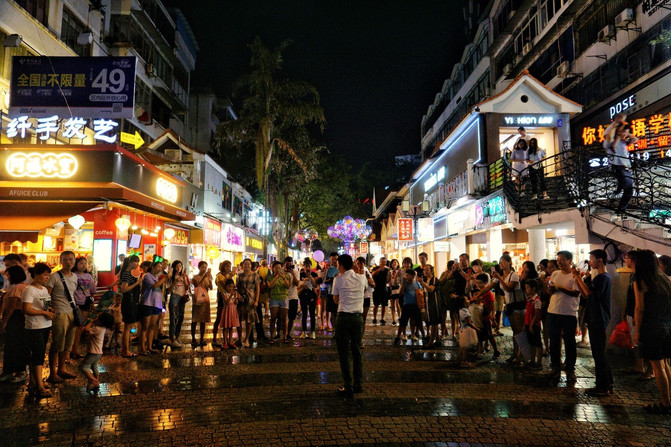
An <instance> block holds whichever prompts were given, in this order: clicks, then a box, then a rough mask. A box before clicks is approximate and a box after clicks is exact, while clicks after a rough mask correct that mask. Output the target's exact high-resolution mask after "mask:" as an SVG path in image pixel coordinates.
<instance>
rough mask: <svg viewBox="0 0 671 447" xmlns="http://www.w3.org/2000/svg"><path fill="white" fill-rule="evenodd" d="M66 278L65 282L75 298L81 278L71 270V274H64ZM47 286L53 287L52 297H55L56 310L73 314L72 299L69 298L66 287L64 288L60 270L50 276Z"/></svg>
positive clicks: (60, 312)
mask: <svg viewBox="0 0 671 447" xmlns="http://www.w3.org/2000/svg"><path fill="white" fill-rule="evenodd" d="M63 277H64V278H65V284H67V286H68V291H69V292H70V296H71V297H72V298H73V299H74V295H75V290H77V285H78V284H79V279H78V277H77V275H75V274H74V273H72V272H70V275H66V274H65V273H64V274H63ZM46 285H47V287H49V288H51V297H52V298H53V303H52V305H53V307H54V312H56V313H58V314H71V313H72V305H71V304H70V300H68V298H67V296H66V295H65V289H64V288H63V282H62V281H61V275H59V274H58V272H54V273H52V274H51V276H49V281H47V284H46Z"/></svg>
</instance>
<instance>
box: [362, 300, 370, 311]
mask: <svg viewBox="0 0 671 447" xmlns="http://www.w3.org/2000/svg"><path fill="white" fill-rule="evenodd" d="M366 307H370V298H364V299H363V308H364V309H365V308H366Z"/></svg>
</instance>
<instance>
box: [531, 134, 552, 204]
mask: <svg viewBox="0 0 671 447" xmlns="http://www.w3.org/2000/svg"><path fill="white" fill-rule="evenodd" d="M544 159H545V151H544V150H543V149H541V148H539V147H538V140H537V139H536V138H532V139H530V140H529V148H528V149H527V163H528V164H529V167H528V169H527V171H528V173H529V182H530V183H531V190H532V192H533V194H534V195H533V197H532V199H536V198H537V197H539V196H540V195H541V193H543V198H544V199H547V198H548V193H547V192H546V187H545V172H544V170H543V160H544Z"/></svg>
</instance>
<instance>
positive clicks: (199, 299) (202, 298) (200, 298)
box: [193, 286, 210, 304]
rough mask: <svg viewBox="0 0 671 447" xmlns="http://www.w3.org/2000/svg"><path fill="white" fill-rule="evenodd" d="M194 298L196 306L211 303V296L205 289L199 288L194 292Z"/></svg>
mask: <svg viewBox="0 0 671 447" xmlns="http://www.w3.org/2000/svg"><path fill="white" fill-rule="evenodd" d="M193 297H194V300H195V303H196V304H204V303H206V302H208V301H210V296H209V295H208V294H207V290H206V289H205V287H201V286H198V287H196V289H195V290H194V291H193Z"/></svg>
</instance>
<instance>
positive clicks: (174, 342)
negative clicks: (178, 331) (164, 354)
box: [170, 340, 182, 349]
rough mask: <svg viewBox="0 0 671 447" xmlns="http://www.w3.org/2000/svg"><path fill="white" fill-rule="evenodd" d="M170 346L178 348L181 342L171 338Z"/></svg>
mask: <svg viewBox="0 0 671 447" xmlns="http://www.w3.org/2000/svg"><path fill="white" fill-rule="evenodd" d="M170 347H171V348H175V349H179V348H181V347H182V344H181V343H180V342H178V341H177V340H173V341H172V343H170Z"/></svg>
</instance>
